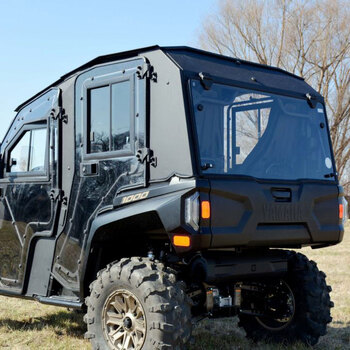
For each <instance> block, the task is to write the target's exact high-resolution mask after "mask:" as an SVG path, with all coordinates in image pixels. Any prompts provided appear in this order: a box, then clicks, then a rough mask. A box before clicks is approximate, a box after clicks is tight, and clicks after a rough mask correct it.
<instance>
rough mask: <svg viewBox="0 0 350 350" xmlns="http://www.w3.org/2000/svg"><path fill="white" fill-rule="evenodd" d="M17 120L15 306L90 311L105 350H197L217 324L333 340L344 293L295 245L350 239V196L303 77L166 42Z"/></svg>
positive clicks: (59, 84)
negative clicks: (347, 231) (191, 349)
mask: <svg viewBox="0 0 350 350" xmlns="http://www.w3.org/2000/svg"><path fill="white" fill-rule="evenodd" d="M16 111H17V115H16V117H15V119H14V120H13V122H12V124H11V126H10V128H9V130H8V132H7V133H6V136H5V138H4V140H3V142H2V145H1V167H0V169H1V173H0V178H1V179H0V199H1V200H0V293H1V294H3V295H7V296H15V297H22V298H29V299H35V300H38V301H39V302H41V303H46V304H51V305H58V306H63V307H68V308H76V309H83V310H84V309H85V310H86V315H85V317H84V320H85V322H86V323H87V333H86V337H87V338H89V339H90V340H91V343H92V346H93V348H94V349H100V350H101V349H118V350H130V349H135V350H141V349H142V350H155V349H156V350H165V349H185V348H186V343H187V342H188V340H189V339H190V337H191V327H192V324H193V323H194V322H196V321H199V320H200V319H202V318H205V317H232V316H235V315H238V317H239V319H240V323H239V324H240V326H242V327H243V328H244V330H245V331H246V333H247V336H248V337H249V338H251V339H254V340H269V341H276V342H294V341H302V342H305V343H307V344H311V345H312V344H315V343H316V342H317V341H318V339H319V337H320V336H322V335H324V334H325V333H326V326H327V324H328V323H329V322H330V321H331V316H330V308H331V307H332V306H333V304H332V302H331V301H330V296H329V293H330V291H331V288H330V287H329V286H327V284H326V280H325V274H324V273H322V272H320V271H319V270H318V269H317V266H316V264H315V263H314V262H312V261H309V260H308V259H307V258H306V257H305V256H303V255H301V254H299V253H295V252H294V250H295V249H297V248H301V247H305V246H311V247H312V248H315V249H316V248H324V247H327V246H330V245H334V244H337V243H339V242H341V240H342V238H343V234H344V229H343V209H344V208H343V191H342V188H341V187H340V186H339V183H338V178H337V173H336V169H335V162H334V156H333V153H332V147H331V141H330V136H329V128H328V123H327V117H326V109H325V104H324V100H323V98H322V96H320V95H319V94H318V93H317V92H316V91H315V90H314V89H312V88H311V87H310V86H309V85H307V84H306V83H305V81H304V80H303V79H301V78H299V77H297V76H295V75H293V74H290V73H288V72H286V71H283V70H281V69H278V68H273V67H268V66H263V65H259V64H255V63H250V62H246V61H242V60H238V59H233V58H229V57H224V56H221V55H217V54H212V53H209V52H205V51H201V50H197V49H193V48H188V47H159V46H152V47H147V48H142V49H137V50H133V51H128V52H122V53H116V54H111V55H107V56H102V57H98V58H96V59H94V60H92V61H90V62H88V63H86V64H84V65H83V66H81V67H79V68H77V69H75V70H74V71H72V72H70V73H68V74H66V75H64V76H63V77H62V78H60V79H59V80H58V81H56V82H55V83H53V84H52V85H50V86H49V87H47V88H46V89H44V90H43V91H41V92H39V93H38V94H36V95H35V96H33V97H32V98H31V99H29V100H28V101H26V102H24V103H23V104H21V105H20V106H19V107H18V108H17V109H16ZM276 248H280V249H276ZM282 248H283V249H282ZM286 248H290V249H293V251H290V250H286Z"/></svg>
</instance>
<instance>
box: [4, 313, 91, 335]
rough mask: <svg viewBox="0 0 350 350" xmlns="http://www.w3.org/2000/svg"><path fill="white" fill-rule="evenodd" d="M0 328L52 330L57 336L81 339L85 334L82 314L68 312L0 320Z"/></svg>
mask: <svg viewBox="0 0 350 350" xmlns="http://www.w3.org/2000/svg"><path fill="white" fill-rule="evenodd" d="M0 327H6V328H8V329H9V330H11V331H41V330H43V329H52V330H53V331H54V332H55V333H56V334H57V335H67V336H71V337H79V338H80V337H83V336H84V333H85V332H86V324H85V323H84V321H83V314H78V313H76V312H68V311H59V312H56V313H54V314H49V315H46V316H42V317H28V318H26V319H23V320H20V321H18V320H12V319H9V318H6V319H1V318H0Z"/></svg>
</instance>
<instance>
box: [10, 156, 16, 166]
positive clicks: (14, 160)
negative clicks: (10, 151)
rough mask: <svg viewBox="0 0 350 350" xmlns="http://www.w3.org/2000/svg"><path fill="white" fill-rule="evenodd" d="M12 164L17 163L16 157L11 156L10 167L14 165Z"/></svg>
mask: <svg viewBox="0 0 350 350" xmlns="http://www.w3.org/2000/svg"><path fill="white" fill-rule="evenodd" d="M14 165H17V159H15V158H11V160H10V168H11V167H12V166H14Z"/></svg>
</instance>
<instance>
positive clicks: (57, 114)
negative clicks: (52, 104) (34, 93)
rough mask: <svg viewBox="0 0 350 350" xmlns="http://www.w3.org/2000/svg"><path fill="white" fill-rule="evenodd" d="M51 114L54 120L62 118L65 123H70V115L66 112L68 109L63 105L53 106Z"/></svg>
mask: <svg viewBox="0 0 350 350" xmlns="http://www.w3.org/2000/svg"><path fill="white" fill-rule="evenodd" d="M50 116H51V118H52V119H53V120H57V119H59V120H61V121H62V122H63V123H66V124H67V123H68V115H67V114H66V111H65V110H64V108H62V107H58V108H57V109H56V108H52V109H51V113H50Z"/></svg>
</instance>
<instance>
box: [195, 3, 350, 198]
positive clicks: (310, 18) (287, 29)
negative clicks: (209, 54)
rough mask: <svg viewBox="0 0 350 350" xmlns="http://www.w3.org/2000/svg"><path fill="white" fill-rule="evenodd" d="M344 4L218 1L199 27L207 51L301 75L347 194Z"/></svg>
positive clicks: (349, 43)
mask: <svg viewBox="0 0 350 350" xmlns="http://www.w3.org/2000/svg"><path fill="white" fill-rule="evenodd" d="M349 8H350V6H349V1H348V0H245V1H241V0H221V1H218V11H217V13H215V14H213V15H210V16H208V18H206V19H205V21H204V22H203V28H202V31H201V33H200V38H199V43H200V45H201V46H202V47H203V48H204V49H207V50H211V51H213V50H214V51H216V52H218V53H221V54H224V55H230V56H234V57H238V58H242V59H247V60H252V61H256V62H259V63H262V64H269V65H273V66H278V67H281V68H283V69H286V70H288V71H290V72H292V73H294V74H297V75H300V76H302V77H303V78H304V79H305V80H306V81H307V82H308V83H309V84H311V85H312V86H313V87H314V88H315V89H316V90H317V91H318V92H319V93H321V94H322V95H323V96H324V98H325V102H326V105H327V110H328V118H329V121H330V131H331V139H332V142H333V148H334V153H335V158H336V162H337V168H338V172H339V175H340V179H341V181H342V183H343V185H344V186H345V187H347V190H348V191H349V190H350V161H349V160H350V9H349Z"/></svg>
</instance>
